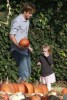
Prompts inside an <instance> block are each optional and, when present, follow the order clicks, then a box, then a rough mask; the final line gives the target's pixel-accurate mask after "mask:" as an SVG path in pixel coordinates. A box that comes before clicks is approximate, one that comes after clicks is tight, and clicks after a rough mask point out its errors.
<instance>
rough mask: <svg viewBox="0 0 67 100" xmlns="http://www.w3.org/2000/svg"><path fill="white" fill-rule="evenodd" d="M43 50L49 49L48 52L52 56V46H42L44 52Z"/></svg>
mask: <svg viewBox="0 0 67 100" xmlns="http://www.w3.org/2000/svg"><path fill="white" fill-rule="evenodd" d="M43 49H47V50H48V52H49V53H50V54H52V48H51V46H49V45H48V44H45V45H43V46H42V50H43Z"/></svg>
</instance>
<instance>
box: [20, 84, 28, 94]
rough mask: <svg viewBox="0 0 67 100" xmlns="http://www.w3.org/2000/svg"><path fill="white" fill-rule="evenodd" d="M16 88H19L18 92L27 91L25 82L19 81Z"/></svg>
mask: <svg viewBox="0 0 67 100" xmlns="http://www.w3.org/2000/svg"><path fill="white" fill-rule="evenodd" d="M18 88H19V92H22V93H27V92H28V89H27V87H26V85H25V84H21V83H19V84H18Z"/></svg>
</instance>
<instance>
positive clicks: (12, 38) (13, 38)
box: [9, 34, 20, 48]
mask: <svg viewBox="0 0 67 100" xmlns="http://www.w3.org/2000/svg"><path fill="white" fill-rule="evenodd" d="M9 38H10V40H11V41H12V42H13V43H14V44H15V45H16V46H17V47H19V48H20V45H19V44H18V42H17V40H16V38H15V35H14V34H10V35H9Z"/></svg>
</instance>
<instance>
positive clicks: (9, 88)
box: [0, 83, 15, 93]
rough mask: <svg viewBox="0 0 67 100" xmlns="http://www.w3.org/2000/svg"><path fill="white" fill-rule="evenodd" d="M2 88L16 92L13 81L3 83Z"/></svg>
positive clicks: (5, 90)
mask: <svg viewBox="0 0 67 100" xmlns="http://www.w3.org/2000/svg"><path fill="white" fill-rule="evenodd" d="M0 90H1V91H4V92H6V93H15V89H14V87H13V85H12V84H11V83H3V84H2V85H1V89H0Z"/></svg>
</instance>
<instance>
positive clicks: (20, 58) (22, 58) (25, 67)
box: [12, 50, 31, 80]
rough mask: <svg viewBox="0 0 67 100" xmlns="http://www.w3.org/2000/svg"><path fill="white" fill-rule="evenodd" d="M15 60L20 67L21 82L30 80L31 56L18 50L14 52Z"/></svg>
mask: <svg viewBox="0 0 67 100" xmlns="http://www.w3.org/2000/svg"><path fill="white" fill-rule="evenodd" d="M12 55H13V57H14V59H15V60H16V62H17V64H18V65H19V69H18V74H19V78H20V79H21V80H28V79H29V77H30V74H31V61H30V55H23V54H21V53H19V52H17V51H16V50H14V51H13V52H12Z"/></svg>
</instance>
